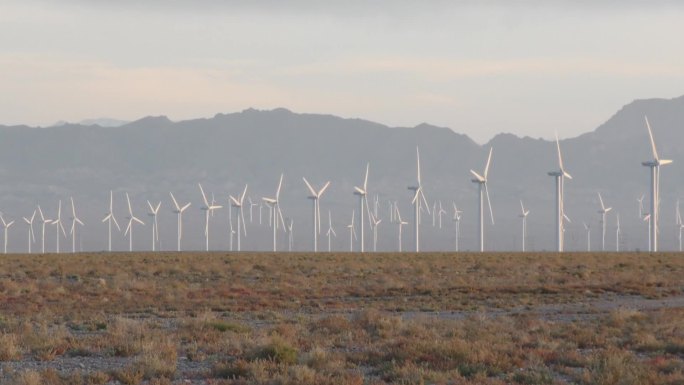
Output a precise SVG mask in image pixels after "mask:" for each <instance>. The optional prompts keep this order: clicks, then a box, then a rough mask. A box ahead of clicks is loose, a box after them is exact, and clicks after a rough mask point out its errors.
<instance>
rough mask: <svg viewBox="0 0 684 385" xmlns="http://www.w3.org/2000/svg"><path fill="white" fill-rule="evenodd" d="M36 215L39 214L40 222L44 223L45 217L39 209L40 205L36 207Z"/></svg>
mask: <svg viewBox="0 0 684 385" xmlns="http://www.w3.org/2000/svg"><path fill="white" fill-rule="evenodd" d="M38 213H39V214H40V220H41V221H43V222H45V216H44V215H43V210H42V209H41V208H40V205H38Z"/></svg>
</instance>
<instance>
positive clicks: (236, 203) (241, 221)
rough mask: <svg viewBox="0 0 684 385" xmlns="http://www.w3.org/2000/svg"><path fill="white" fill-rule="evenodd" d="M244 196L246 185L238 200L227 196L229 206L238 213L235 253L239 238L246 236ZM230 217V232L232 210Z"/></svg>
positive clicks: (238, 248) (238, 247) (238, 245)
mask: <svg viewBox="0 0 684 385" xmlns="http://www.w3.org/2000/svg"><path fill="white" fill-rule="evenodd" d="M246 195H247V185H245V189H244V190H242V195H240V196H239V197H238V198H235V197H234V196H232V195H229V196H228V198H230V204H231V206H232V207H235V208H237V209H238V211H239V212H238V213H237V251H240V238H242V236H245V237H246V236H247V224H246V223H245V213H244V210H243V206H244V203H245V196H246ZM250 207H251V206H250ZM230 216H231V218H230V225H231V231H232V227H233V218H232V216H233V215H232V210H231V214H230Z"/></svg>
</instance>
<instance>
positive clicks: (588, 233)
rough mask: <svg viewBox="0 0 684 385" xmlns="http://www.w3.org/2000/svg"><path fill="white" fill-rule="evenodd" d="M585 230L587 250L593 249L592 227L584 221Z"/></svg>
mask: <svg viewBox="0 0 684 385" xmlns="http://www.w3.org/2000/svg"><path fill="white" fill-rule="evenodd" d="M584 230H585V231H586V232H587V251H591V227H589V225H587V224H586V223H584Z"/></svg>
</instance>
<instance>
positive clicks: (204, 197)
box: [197, 183, 209, 207]
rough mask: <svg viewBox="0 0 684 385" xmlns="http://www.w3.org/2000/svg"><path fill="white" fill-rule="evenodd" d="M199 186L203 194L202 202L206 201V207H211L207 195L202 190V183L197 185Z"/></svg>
mask: <svg viewBox="0 0 684 385" xmlns="http://www.w3.org/2000/svg"><path fill="white" fill-rule="evenodd" d="M197 184H198V185H199V188H200V192H202V200H203V201H204V205H205V206H207V207H209V201H208V200H207V195H206V194H205V193H204V189H203V188H202V184H201V183H197Z"/></svg>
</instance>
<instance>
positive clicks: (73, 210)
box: [69, 197, 84, 253]
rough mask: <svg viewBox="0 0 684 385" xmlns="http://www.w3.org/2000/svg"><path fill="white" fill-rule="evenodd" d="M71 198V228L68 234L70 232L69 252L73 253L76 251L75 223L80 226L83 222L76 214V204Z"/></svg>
mask: <svg viewBox="0 0 684 385" xmlns="http://www.w3.org/2000/svg"><path fill="white" fill-rule="evenodd" d="M70 199H71V218H69V219H71V229H70V230H69V234H71V252H72V253H75V252H76V224H77V223H78V224H79V225H81V226H84V224H83V222H82V221H81V220H80V219H79V218H78V217H77V216H76V205H74V198H73V197H70Z"/></svg>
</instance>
